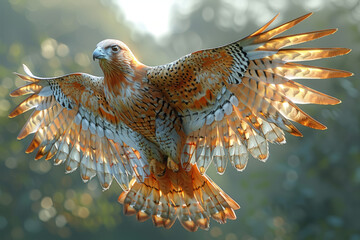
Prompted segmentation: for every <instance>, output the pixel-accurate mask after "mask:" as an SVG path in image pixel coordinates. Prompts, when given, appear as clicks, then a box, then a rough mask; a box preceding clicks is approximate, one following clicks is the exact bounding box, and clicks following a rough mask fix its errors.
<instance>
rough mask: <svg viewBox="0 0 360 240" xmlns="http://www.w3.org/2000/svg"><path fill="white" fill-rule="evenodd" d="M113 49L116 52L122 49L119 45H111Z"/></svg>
mask: <svg viewBox="0 0 360 240" xmlns="http://www.w3.org/2000/svg"><path fill="white" fill-rule="evenodd" d="M111 51H113V52H115V53H116V52H118V51H120V47H119V46H118V45H114V46H111Z"/></svg>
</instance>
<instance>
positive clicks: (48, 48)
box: [41, 38, 57, 59]
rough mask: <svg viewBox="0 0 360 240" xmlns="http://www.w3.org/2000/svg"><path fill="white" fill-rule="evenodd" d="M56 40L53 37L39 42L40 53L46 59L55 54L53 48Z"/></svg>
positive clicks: (55, 45)
mask: <svg viewBox="0 0 360 240" xmlns="http://www.w3.org/2000/svg"><path fill="white" fill-rule="evenodd" d="M56 47H57V42H56V40H55V39H52V38H48V39H46V40H45V41H43V42H42V43H41V55H42V56H43V57H44V58H46V59H51V58H53V57H54V56H55V48H56Z"/></svg>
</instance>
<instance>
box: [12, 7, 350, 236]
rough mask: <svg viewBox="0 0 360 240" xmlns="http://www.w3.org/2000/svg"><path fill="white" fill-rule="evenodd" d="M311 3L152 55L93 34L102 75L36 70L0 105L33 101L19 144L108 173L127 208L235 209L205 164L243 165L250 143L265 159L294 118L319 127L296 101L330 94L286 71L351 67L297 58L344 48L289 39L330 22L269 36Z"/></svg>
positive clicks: (336, 74) (197, 219) (301, 74)
mask: <svg viewBox="0 0 360 240" xmlns="http://www.w3.org/2000/svg"><path fill="white" fill-rule="evenodd" d="M310 15H311V13H309V14H306V15H304V16H301V17H299V18H296V19H294V20H291V21H289V22H286V23H284V24H282V25H279V26H277V27H274V28H269V26H270V24H271V23H273V21H274V20H275V19H276V18H277V16H278V15H276V16H275V17H274V18H273V19H271V20H270V21H269V22H268V23H266V24H265V25H264V26H263V27H261V28H260V29H258V30H257V31H255V32H254V33H252V34H251V35H249V36H247V37H245V38H243V39H241V40H238V41H235V42H233V43H230V44H226V45H224V46H221V47H217V48H213V49H206V50H200V51H196V52H193V53H190V54H188V55H186V56H183V57H181V58H179V59H178V60H176V61H174V62H171V63H167V64H164V65H159V66H147V65H145V64H143V63H141V62H140V61H139V60H137V58H136V57H135V56H134V54H133V53H132V52H131V50H130V49H129V48H128V47H127V46H126V44H125V43H123V42H121V41H119V40H114V39H106V40H103V41H101V42H99V43H98V44H97V45H96V48H95V50H94V52H93V55H92V56H93V59H94V60H96V61H98V62H99V65H100V68H101V69H102V71H103V76H93V75H90V74H86V73H72V74H67V75H64V76H58V77H50V78H48V77H45V78H43V77H37V76H35V75H33V74H32V73H31V71H30V70H29V69H28V67H26V66H25V65H24V72H25V74H20V73H15V74H16V75H17V76H18V77H20V78H22V79H23V80H25V81H26V82H27V84H26V85H24V86H22V87H20V88H18V89H16V90H14V91H13V92H12V93H11V94H10V95H11V96H12V97H18V96H23V95H29V96H27V98H26V99H25V100H23V101H22V102H21V103H20V104H19V105H18V106H17V107H15V109H14V110H13V111H12V112H11V113H10V114H9V117H10V118H13V117H16V116H18V115H20V114H22V113H24V112H26V111H29V110H32V109H33V112H32V114H31V115H30V117H29V118H28V120H27V122H26V123H25V125H24V127H23V128H22V130H21V131H20V133H19V135H18V139H23V138H25V137H26V136H28V135H31V134H32V136H33V138H32V141H31V142H30V144H29V146H28V148H27V149H26V151H25V152H26V153H31V152H35V159H36V160H37V159H41V158H44V159H45V160H49V159H53V160H54V164H55V165H60V164H64V165H65V171H66V173H70V172H73V171H75V170H76V169H79V170H80V175H81V178H82V180H83V181H84V182H88V181H89V180H90V179H92V178H93V177H94V176H96V175H97V177H98V180H99V182H100V185H101V187H102V189H103V190H106V189H108V188H109V187H110V185H111V183H112V181H113V179H115V181H116V182H117V183H118V184H119V185H120V187H121V188H122V190H123V191H122V193H121V194H120V196H119V197H118V201H119V202H120V203H121V204H123V210H124V213H125V214H126V215H135V216H136V218H137V219H138V220H139V221H141V222H142V221H145V220H148V219H152V221H153V223H154V225H155V226H157V227H164V228H171V227H172V226H173V224H174V223H175V221H176V219H178V221H179V222H180V224H181V225H182V226H183V227H184V228H185V229H186V230H188V231H192V232H193V231H196V230H198V229H199V228H200V229H205V230H207V229H209V227H210V219H211V218H213V219H214V220H215V221H217V222H219V223H225V222H226V221H227V220H228V219H229V220H235V219H236V214H235V210H237V209H239V208H240V206H239V204H238V203H237V202H236V201H234V200H233V199H232V198H231V197H230V196H229V195H227V194H226V193H225V192H224V191H223V190H222V189H221V188H220V187H219V186H218V185H217V184H216V183H215V182H214V181H212V180H211V178H210V177H209V176H208V175H207V174H206V171H207V169H208V167H209V166H210V164H211V163H213V165H214V167H215V169H216V171H217V172H218V173H219V174H223V173H224V172H225V170H226V168H227V165H228V163H229V164H231V165H232V166H233V167H234V168H235V169H236V170H238V171H243V170H244V169H245V167H246V165H247V162H248V160H249V155H251V156H252V157H253V158H255V159H259V160H260V161H263V162H265V161H266V160H267V159H268V157H269V146H268V145H269V143H274V144H284V143H285V142H286V140H285V132H288V133H290V134H291V135H294V136H302V134H301V132H300V131H299V130H298V129H297V128H296V127H295V126H294V124H293V122H296V123H299V124H301V125H303V126H306V127H310V128H314V129H320V130H324V129H326V127H325V126H324V125H323V124H321V123H320V122H318V121H317V120H315V119H313V118H312V117H311V116H309V115H308V114H306V113H305V112H304V111H303V110H301V109H300V108H299V107H298V105H297V104H321V105H335V104H338V103H340V102H341V101H340V100H338V99H336V98H335V97H332V96H329V95H326V94H324V93H321V92H319V91H316V90H314V89H311V88H309V87H307V86H304V85H302V84H300V83H299V82H297V81H296V80H297V79H328V78H345V77H349V76H351V75H352V73H350V72H347V71H343V70H336V69H329V68H323V67H315V66H310V65H303V64H301V63H298V62H303V61H310V60H318V59H323V58H330V57H335V56H340V55H345V54H347V53H349V52H350V49H347V48H289V47H290V46H293V45H297V44H301V43H304V42H309V41H312V40H315V39H318V38H321V37H325V36H328V35H331V34H333V33H334V32H336V31H337V29H327V30H320V31H313V32H306V33H297V34H293V35H285V36H278V35H279V34H281V33H283V32H285V31H287V30H289V29H290V28H292V27H294V26H295V25H297V24H298V23H300V22H302V21H303V20H305V19H306V18H308V17H309V16H310Z"/></svg>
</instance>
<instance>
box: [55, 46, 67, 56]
mask: <svg viewBox="0 0 360 240" xmlns="http://www.w3.org/2000/svg"><path fill="white" fill-rule="evenodd" d="M69 52H70V50H69V47H68V46H67V45H65V44H63V43H61V44H59V46H58V47H57V49H56V54H57V55H58V56H60V57H66V56H67V55H68V54H69Z"/></svg>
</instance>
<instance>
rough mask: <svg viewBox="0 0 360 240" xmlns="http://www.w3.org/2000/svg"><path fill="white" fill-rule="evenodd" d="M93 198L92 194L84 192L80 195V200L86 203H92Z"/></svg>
mask: <svg viewBox="0 0 360 240" xmlns="http://www.w3.org/2000/svg"><path fill="white" fill-rule="evenodd" d="M92 201H93V199H92V197H91V195H90V194H88V193H84V194H82V195H81V197H80V202H81V203H82V204H84V205H90V204H91V203H92Z"/></svg>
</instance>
